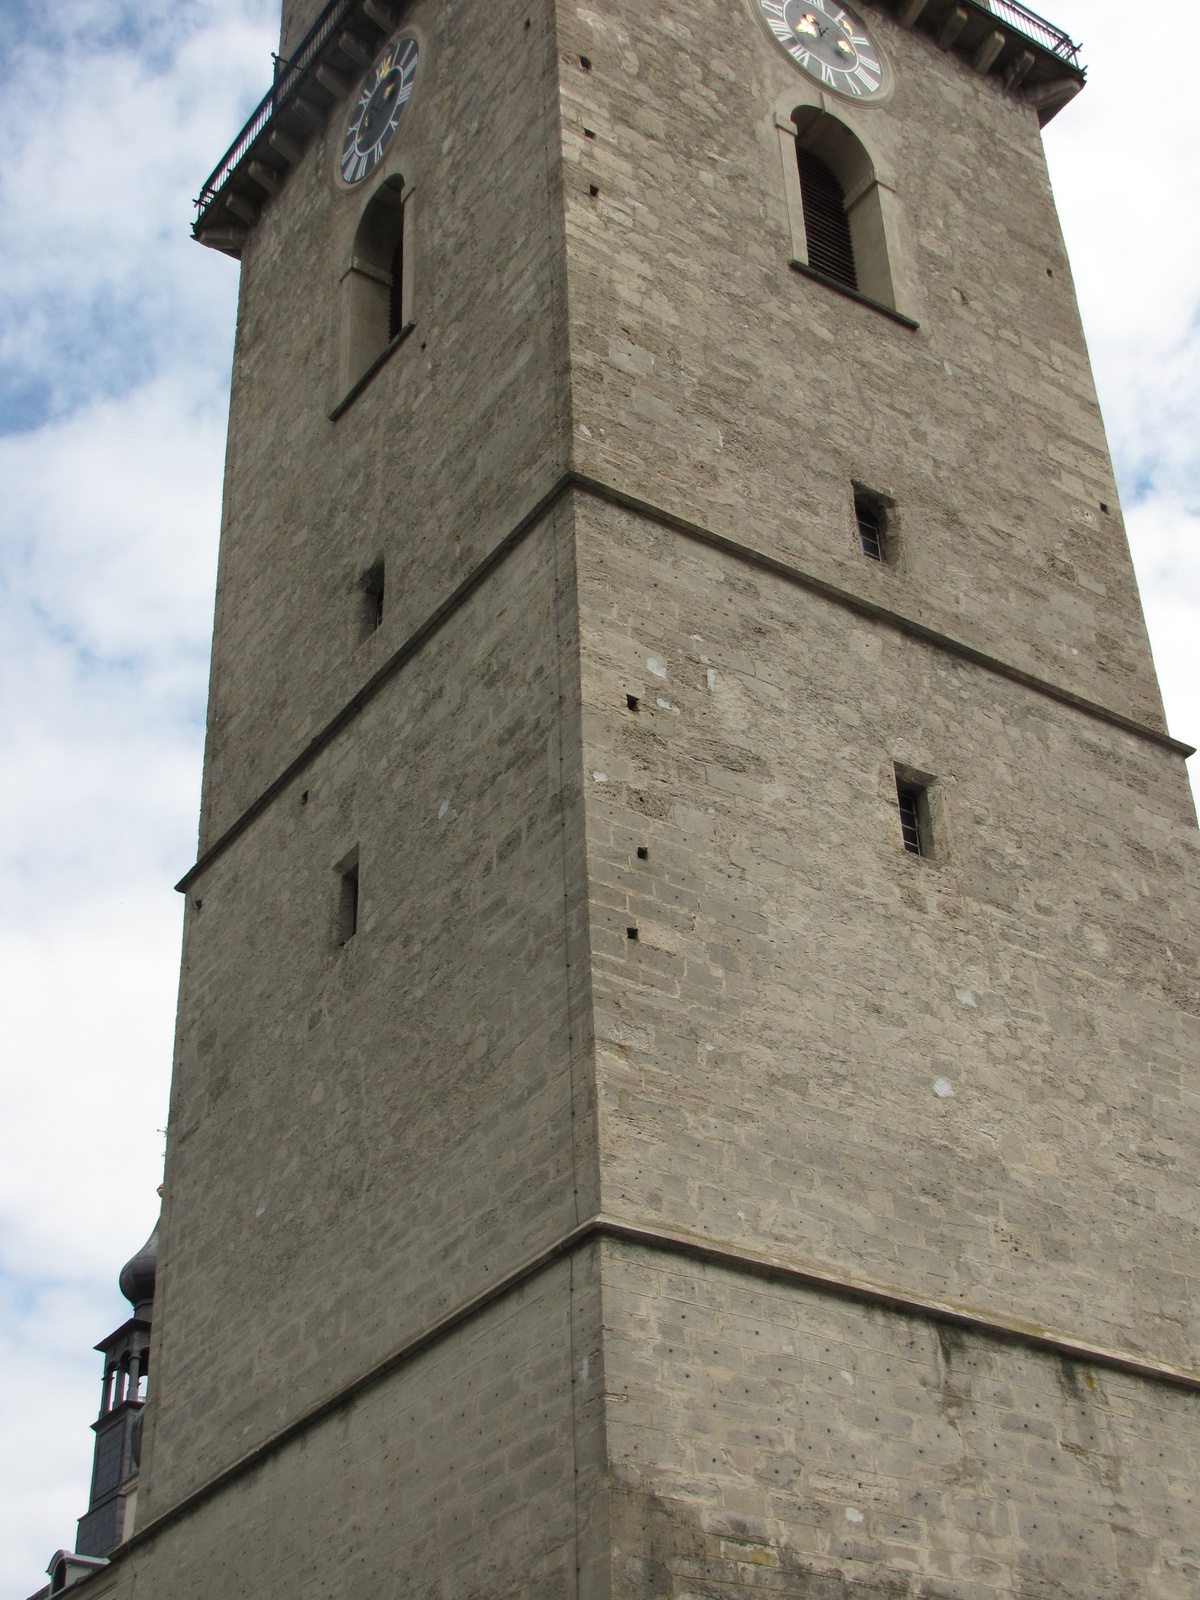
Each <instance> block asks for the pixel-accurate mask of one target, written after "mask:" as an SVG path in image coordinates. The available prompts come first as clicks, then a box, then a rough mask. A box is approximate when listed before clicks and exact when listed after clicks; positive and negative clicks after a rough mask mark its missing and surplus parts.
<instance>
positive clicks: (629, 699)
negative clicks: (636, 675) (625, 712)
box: [625, 694, 642, 711]
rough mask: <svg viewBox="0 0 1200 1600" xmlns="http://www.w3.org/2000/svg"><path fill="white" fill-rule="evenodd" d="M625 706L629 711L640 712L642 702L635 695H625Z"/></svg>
mask: <svg viewBox="0 0 1200 1600" xmlns="http://www.w3.org/2000/svg"><path fill="white" fill-rule="evenodd" d="M625 704H626V705H627V706H628V707H629V709H630V711H640V710H641V707H642V702H641V701H640V700H639V699H638V697H637V695H635V694H627V695H626V696H625Z"/></svg>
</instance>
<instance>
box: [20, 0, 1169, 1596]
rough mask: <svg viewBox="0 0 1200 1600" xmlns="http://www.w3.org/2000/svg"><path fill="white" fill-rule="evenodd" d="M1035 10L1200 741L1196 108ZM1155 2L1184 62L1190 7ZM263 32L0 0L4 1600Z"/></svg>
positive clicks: (95, 1146)
mask: <svg viewBox="0 0 1200 1600" xmlns="http://www.w3.org/2000/svg"><path fill="white" fill-rule="evenodd" d="M709 3H722V4H728V5H730V7H731V9H732V8H733V7H734V6H735V5H736V3H737V0H709ZM1044 3H1045V6H1046V9H1047V11H1048V12H1049V14H1050V16H1051V18H1052V20H1053V21H1055V22H1056V23H1057V24H1059V25H1060V26H1061V27H1063V28H1065V29H1066V30H1067V31H1068V32H1069V33H1071V34H1072V36H1073V37H1074V38H1076V39H1080V38H1082V40H1083V43H1084V59H1085V60H1086V61H1087V63H1088V66H1089V71H1090V82H1089V86H1088V88H1087V89H1086V91H1085V92H1084V94H1083V95H1082V96H1081V97H1080V98H1079V99H1078V100H1077V101H1075V102H1074V104H1073V105H1071V106H1069V107H1068V108H1067V109H1066V110H1065V111H1063V112H1062V113H1061V114H1060V115H1059V117H1058V118H1057V119H1056V120H1055V121H1054V122H1053V123H1051V125H1050V126H1049V128H1048V129H1047V130H1046V135H1045V140H1046V148H1047V153H1048V156H1049V161H1050V168H1051V176H1052V178H1053V181H1054V186H1055V194H1056V198H1057V202H1058V207H1059V212H1060V215H1061V218H1062V222H1063V227H1064V230H1065V233H1066V237H1067V245H1068V249H1069V251H1070V255H1071V260H1072V266H1073V270H1074V274H1075V281H1076V288H1077V291H1078V293H1079V297H1080V302H1081V306H1082V311H1083V319H1084V326H1085V328H1086V331H1087V335H1088V340H1089V345H1090V349H1091V353H1092V359H1093V363H1094V366H1095V371H1096V378H1097V383H1098V387H1099V391H1100V399H1101V404H1102V406H1103V410H1104V416H1105V421H1106V424H1107V427H1108V433H1109V441H1110V444H1111V447H1112V450H1113V455H1114V458H1115V461H1116V468H1117V478H1118V482H1119V485H1120V489H1121V497H1122V504H1123V508H1124V511H1125V515H1126V523H1127V527H1128V532H1129V538H1130V543H1131V547H1132V550H1133V556H1134V561H1135V564H1136V567H1137V573H1138V579H1139V582H1140V585H1141V591H1142V598H1143V603H1144V605H1145V609H1146V614H1147V620H1148V622H1149V626H1150V635H1151V640H1152V643H1153V646H1154V653H1155V660H1156V662H1157V665H1158V670H1159V675H1160V679H1161V682H1162V686H1163V694H1164V699H1165V702H1166V707H1167V715H1168V719H1169V722H1170V726H1171V730H1172V732H1174V733H1175V734H1176V736H1177V737H1179V738H1183V739H1187V740H1188V741H1189V742H1191V743H1200V424H1198V420H1197V419H1198V413H1200V208H1198V206H1197V203H1196V198H1195V197H1196V196H1197V195H1200V113H1198V112H1197V110H1196V101H1195V97H1193V96H1190V95H1187V94H1185V93H1174V94H1167V93H1158V92H1152V93H1149V94H1147V93H1145V92H1143V90H1142V89H1140V88H1137V87H1136V85H1137V84H1139V83H1141V84H1146V83H1150V84H1152V83H1153V79H1152V77H1151V76H1150V71H1151V69H1150V67H1149V66H1148V65H1146V64H1144V63H1143V62H1142V61H1141V59H1140V58H1139V57H1136V56H1131V54H1130V52H1129V49H1128V27H1129V25H1128V22H1127V15H1128V8H1127V4H1126V0H1044ZM1156 17H1157V25H1158V27H1159V29H1160V30H1161V31H1162V33H1163V35H1164V36H1165V37H1168V38H1169V39H1170V40H1171V41H1172V45H1171V50H1172V55H1173V58H1174V59H1177V60H1188V59H1200V8H1196V7H1194V6H1193V5H1192V4H1190V3H1189V0H1160V4H1159V5H1158V7H1157V8H1156ZM277 30H278V0H0V105H2V106H3V113H2V115H0V297H2V298H0V685H2V689H0V944H2V946H3V954H2V959H0V1016H2V1017H3V1019H4V1026H3V1033H2V1034H0V1107H2V1111H0V1140H2V1145H0V1372H3V1373H4V1374H5V1404H4V1407H3V1409H2V1412H0V1600H23V1597H25V1596H27V1595H29V1594H31V1593H32V1592H33V1591H34V1590H36V1589H37V1588H38V1587H39V1586H40V1585H41V1583H42V1582H43V1581H44V1579H43V1577H42V1574H43V1572H44V1569H45V1565H46V1562H47V1561H48V1559H49V1557H50V1555H51V1554H52V1553H53V1551H54V1550H55V1549H57V1548H59V1547H60V1546H70V1545H71V1544H72V1543H73V1539H74V1529H75V1519H76V1518H77V1517H78V1516H79V1515H80V1513H81V1512H82V1511H83V1510H84V1509H85V1508H86V1502H87V1490H88V1481H89V1473H90V1465H91V1443H92V1434H91V1432H90V1430H89V1427H88V1424H89V1422H90V1421H92V1419H93V1418H94V1416H95V1412H96V1406H97V1403H98V1399H99V1384H100V1365H99V1362H100V1358H99V1357H98V1356H97V1355H96V1354H95V1353H94V1352H93V1350H92V1348H91V1347H92V1345H93V1344H94V1343H95V1341H96V1339H98V1338H100V1337H102V1336H103V1335H104V1334H106V1333H108V1332H109V1331H110V1330H111V1329H112V1328H114V1327H116V1326H117V1325H118V1323H119V1322H121V1321H122V1320H124V1318H125V1316H126V1315H127V1312H128V1308H127V1306H126V1303H125V1302H124V1300H122V1299H121V1297H120V1295H119V1293H118V1290H117V1286H116V1279H117V1273H118V1271H119V1270H120V1267H121V1264H122V1263H123V1262H124V1261H125V1260H126V1259H127V1258H128V1257H129V1256H130V1255H132V1254H133V1253H134V1251H135V1250H136V1249H137V1247H138V1246H139V1245H140V1244H141V1243H142V1241H143V1240H144V1239H145V1238H146V1236H147V1235H148V1233H149V1232H150V1229H151V1227H152V1226H153V1223H154V1219H155V1216H156V1213H157V1205H158V1202H157V1197H156V1193H155V1190H156V1187H157V1185H158V1184H159V1183H160V1182H161V1176H162V1149H163V1137H162V1129H163V1125H164V1123H165V1121H166V1108H167V1089H168V1079H169V1072H170V1061H171V1044H172V1032H173V1025H174V1010H175V994H176V984H177V981H178V968H179V939H180V925H181V912H182V902H181V899H180V897H179V896H178V895H176V894H175V892H174V890H173V887H172V885H173V884H174V882H175V881H176V879H177V878H178V877H179V875H180V874H181V873H182V872H183V870H184V869H185V868H186V867H187V866H188V865H190V863H191V861H192V859H193V857H194V853H195V842H196V819H197V814H198V807H199V788H200V760H201V753H202V742H203V729H204V705H205V695H206V687H207V668H208V650H209V641H210V631H211V626H212V605H213V583H214V575H215V567H216V542H217V532H218V521H219V509H220V489H221V470H222V457H223V451H224V432H225V420H226V411H227V404H228V383H229V365H230V356H231V350H232V340H233V325H234V311H235V303H236V294H237V267H236V264H235V263H233V262H232V261H230V260H229V259H227V258H226V257H223V256H220V255H217V254H215V253H214V252H212V251H207V250H203V249H201V248H200V247H198V246H197V245H195V244H194V243H193V242H192V241H191V240H190V238H189V236H188V229H189V225H190V221H191V218H192V214H193V212H192V205H191V200H192V197H193V196H194V195H195V194H196V192H197V191H198V189H199V187H200V184H201V183H202V181H203V180H204V178H205V177H206V176H207V174H208V172H209V170H210V169H211V168H212V167H213V166H214V165H215V164H216V161H217V159H218V158H219V156H220V155H221V153H222V151H223V150H224V149H225V147H226V146H227V145H228V144H229V142H230V141H231V140H232V138H233V137H234V135H235V134H236V133H237V131H238V129H239V128H240V127H241V125H242V122H243V121H244V120H245V118H246V116H247V115H248V114H249V112H250V110H251V109H252V108H253V106H254V105H255V103H256V102H257V100H258V99H259V97H260V96H261V95H262V94H263V92H264V91H265V89H266V88H267V86H268V84H269V81H270V71H271V63H270V55H269V52H270V50H271V49H272V48H273V47H274V45H275V43H276V39H277ZM1135 105H1136V115H1135V114H1134V106H1135ZM1191 765H1192V771H1193V774H1194V773H1195V771H1196V770H1197V763H1196V761H1195V760H1193V762H1192V764H1191ZM1193 781H1194V779H1193Z"/></svg>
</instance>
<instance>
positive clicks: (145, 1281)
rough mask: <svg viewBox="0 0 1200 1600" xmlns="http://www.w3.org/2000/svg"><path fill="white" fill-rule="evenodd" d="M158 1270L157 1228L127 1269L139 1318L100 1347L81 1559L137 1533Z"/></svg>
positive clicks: (104, 1552) (126, 1291) (124, 1281)
mask: <svg viewBox="0 0 1200 1600" xmlns="http://www.w3.org/2000/svg"><path fill="white" fill-rule="evenodd" d="M157 1267H158V1226H157V1224H156V1225H155V1228H154V1232H153V1233H152V1234H151V1235H150V1237H149V1239H147V1240H146V1243H145V1244H144V1245H143V1246H142V1248H141V1249H140V1250H139V1251H138V1253H137V1254H136V1255H135V1256H133V1257H132V1258H131V1259H130V1260H129V1261H127V1262H126V1263H125V1265H124V1266H123V1267H122V1268H121V1276H120V1279H119V1280H118V1281H119V1283H120V1286H121V1293H122V1294H123V1295H124V1296H125V1298H126V1300H128V1301H129V1303H130V1305H131V1306H132V1307H133V1316H132V1317H130V1319H129V1320H128V1322H124V1323H122V1324H121V1326H120V1327H119V1328H117V1329H116V1330H115V1331H114V1332H112V1333H110V1334H109V1336H108V1338H107V1339H101V1341H100V1343H99V1344H98V1345H97V1346H96V1349H97V1350H99V1351H100V1352H101V1354H102V1355H103V1356H104V1382H103V1387H102V1389H101V1393H100V1415H99V1416H98V1417H97V1419H96V1421H95V1422H93V1424H92V1428H93V1430H94V1432H95V1435H96V1452H95V1456H94V1458H93V1462H92V1492H91V1498H90V1500H89V1502H88V1509H87V1511H86V1513H85V1514H84V1515H83V1516H82V1517H80V1519H79V1531H78V1536H77V1538H76V1540H75V1551H76V1554H77V1555H79V1556H88V1557H105V1556H108V1555H109V1554H110V1553H111V1552H112V1551H113V1550H114V1549H115V1548H116V1547H117V1545H119V1544H120V1543H121V1542H122V1541H123V1540H125V1539H128V1538H129V1535H130V1534H131V1533H132V1532H133V1513H134V1508H135V1506H136V1503H137V1473H138V1467H139V1465H140V1462H141V1453H142V1409H143V1407H144V1405H145V1385H146V1381H147V1378H148V1375H149V1371H150V1322H151V1316H152V1314H153V1310H154V1278H155V1272H156V1270H157ZM52 1592H53V1588H52Z"/></svg>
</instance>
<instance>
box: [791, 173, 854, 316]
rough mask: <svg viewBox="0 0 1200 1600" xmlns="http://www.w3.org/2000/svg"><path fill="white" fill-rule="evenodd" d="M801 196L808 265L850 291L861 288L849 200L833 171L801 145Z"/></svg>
mask: <svg viewBox="0 0 1200 1600" xmlns="http://www.w3.org/2000/svg"><path fill="white" fill-rule="evenodd" d="M796 154H797V157H798V158H799V162H800V194H801V197H802V199H803V201H804V232H805V234H806V235H807V237H808V264H809V266H810V267H812V268H813V270H814V271H815V272H823V273H824V274H825V276H826V277H827V278H832V279H833V280H834V282H835V283H841V284H844V285H845V286H846V288H847V289H855V290H857V288H858V274H857V272H856V271H855V270H854V245H853V243H852V241H851V239H850V221H849V218H848V217H847V216H846V197H845V195H844V193H843V191H842V186H841V184H840V183H839V182H838V181H837V179H836V178H835V177H834V175H833V173H832V172H830V170H829V168H828V167H827V166H826V165H825V163H824V162H823V161H822V160H821V159H820V157H819V156H814V155H813V154H812V153H811V151H808V150H803V149H801V147H800V146H799V144H797V146H796Z"/></svg>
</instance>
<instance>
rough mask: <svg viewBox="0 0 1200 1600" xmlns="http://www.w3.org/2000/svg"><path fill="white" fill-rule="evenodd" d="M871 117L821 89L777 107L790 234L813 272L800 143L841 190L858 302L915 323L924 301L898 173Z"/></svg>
mask: <svg viewBox="0 0 1200 1600" xmlns="http://www.w3.org/2000/svg"><path fill="white" fill-rule="evenodd" d="M869 115H870V113H867V114H866V115H861V116H860V115H855V111H854V108H853V107H851V106H847V105H846V104H845V103H844V102H842V101H841V100H838V99H836V98H835V97H834V96H832V95H826V94H823V93H822V92H821V91H820V90H819V89H817V88H816V87H815V85H814V86H813V88H812V89H808V88H806V87H801V88H800V89H799V90H798V91H797V90H793V91H792V93H791V94H790V95H789V96H788V98H787V100H786V101H784V102H783V103H782V104H780V103H777V104H776V107H775V117H774V122H775V128H776V130H777V132H778V135H779V155H780V161H781V164H782V167H783V186H784V196H785V198H786V201H787V213H788V223H789V226H790V230H791V245H792V254H791V260H792V263H793V264H794V265H795V266H797V267H798V268H799V269H800V270H801V271H804V272H811V271H812V269H811V268H810V266H809V261H808V242H807V238H806V236H805V231H804V201H803V197H802V195H801V192H800V171H799V167H798V164H797V160H796V149H797V141H799V142H800V143H801V144H802V145H803V146H804V148H805V149H808V150H811V151H812V153H813V154H814V155H816V156H819V157H820V159H821V160H822V161H824V162H825V164H826V166H828V167H829V168H830V169H831V170H832V171H833V172H834V174H835V175H836V176H837V178H838V180H839V182H840V183H841V185H842V189H843V192H844V193H845V196H846V216H847V219H848V221H849V223H850V236H851V239H852V240H853V243H854V260H855V266H856V269H857V273H858V296H859V298H861V299H865V300H868V301H870V302H871V303H872V304H874V305H876V306H879V307H881V308H882V309H884V310H886V311H893V312H896V313H898V314H899V315H900V316H901V317H902V318H903V319H904V320H905V321H915V320H916V318H917V311H918V307H919V306H920V298H921V297H920V296H919V294H918V293H917V286H916V282H915V279H914V276H913V274H912V272H911V270H910V267H909V258H908V252H907V249H906V246H905V232H906V229H905V221H904V215H903V207H902V205H901V202H900V198H899V196H898V195H897V192H896V184H895V180H894V177H893V175H892V169H891V166H890V164H889V163H888V162H887V161H886V159H885V158H884V157H883V156H882V155H881V153H880V151H879V149H878V146H877V141H876V140H875V139H873V138H872V137H871V134H870V131H869V129H864V127H863V124H864V123H865V122H866V121H867V120H868V116H869ZM864 135H865V136H864ZM845 292H847V293H852V291H849V290H847V291H845Z"/></svg>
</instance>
